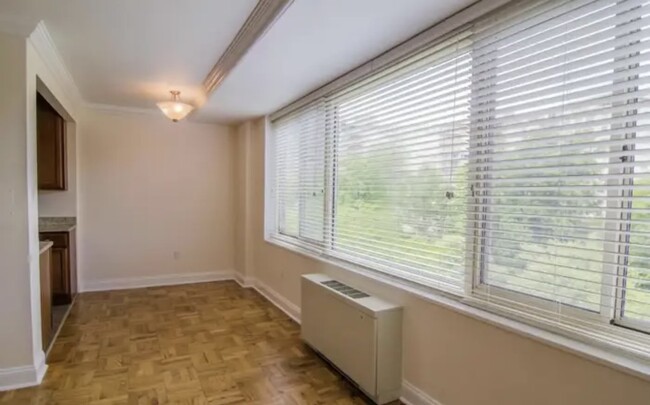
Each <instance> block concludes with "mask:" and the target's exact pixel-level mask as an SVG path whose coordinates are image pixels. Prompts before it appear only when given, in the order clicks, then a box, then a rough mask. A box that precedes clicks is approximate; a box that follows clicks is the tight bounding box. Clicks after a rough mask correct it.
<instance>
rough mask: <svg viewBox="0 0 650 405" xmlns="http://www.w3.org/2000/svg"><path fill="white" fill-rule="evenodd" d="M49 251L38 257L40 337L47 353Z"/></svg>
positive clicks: (50, 296)
mask: <svg viewBox="0 0 650 405" xmlns="http://www.w3.org/2000/svg"><path fill="white" fill-rule="evenodd" d="M50 258H51V249H48V250H46V251H45V252H43V253H41V255H40V280H41V336H42V339H43V342H42V343H43V351H47V347H48V346H49V344H50V339H51V338H52V289H51V288H50V283H51V281H50V280H51V277H50V265H51V260H50Z"/></svg>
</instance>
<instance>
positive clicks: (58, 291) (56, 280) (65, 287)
mask: <svg viewBox="0 0 650 405" xmlns="http://www.w3.org/2000/svg"><path fill="white" fill-rule="evenodd" d="M51 263H52V268H51V271H50V276H51V284H52V302H53V304H54V305H64V304H69V303H70V302H71V297H70V293H69V291H70V287H69V279H70V275H69V273H68V271H69V261H68V249H67V248H59V247H52V262H51Z"/></svg>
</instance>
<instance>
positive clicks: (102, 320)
mask: <svg viewBox="0 0 650 405" xmlns="http://www.w3.org/2000/svg"><path fill="white" fill-rule="evenodd" d="M299 335H300V327H299V325H297V324H296V323H294V322H293V321H292V320H291V319H289V318H288V317H287V316H286V315H285V314H284V313H282V312H281V311H280V310H279V309H277V308H276V307H275V306H273V304H271V303H270V302H268V301H267V300H266V299H265V298H264V297H262V296H261V295H259V294H258V293H257V292H256V291H254V290H251V289H245V288H242V287H240V286H239V285H238V284H236V283H235V282H232V281H225V282H214V283H202V284H192V285H183V286H171V287H156V288H143V289H135V290H123V291H110V292H96V293H84V294H81V295H80V296H79V297H78V298H77V301H76V303H75V305H74V307H73V309H72V311H71V313H70V316H69V317H68V319H67V320H66V323H65V325H64V326H63V329H62V330H61V333H60V335H59V337H58V339H57V340H56V342H55V343H54V346H53V348H52V350H51V352H50V355H49V358H48V363H49V369H48V372H47V375H46V376H45V379H44V381H43V383H42V384H41V385H40V386H39V387H32V388H26V389H21V390H16V391H7V392H4V393H0V404H61V405H63V404H74V405H79V404H92V405H118V404H128V405H162V404H193V405H202V404H211V405H226V404H260V405H276V404H277V405H280V404H328V405H329V404H333V405H352V404H364V403H366V402H365V401H364V399H363V398H362V397H361V396H360V395H359V394H358V393H357V392H356V391H355V390H354V389H353V388H352V387H351V385H350V384H349V383H348V382H346V381H345V380H343V378H342V377H341V376H340V375H338V374H337V373H336V371H334V370H332V369H331V368H330V367H328V366H327V365H326V364H325V362H324V361H323V360H321V359H320V358H319V357H318V356H316V354H315V353H314V352H313V351H312V350H310V349H309V348H308V347H307V346H305V345H304V344H303V343H302V342H301V341H300V338H299Z"/></svg>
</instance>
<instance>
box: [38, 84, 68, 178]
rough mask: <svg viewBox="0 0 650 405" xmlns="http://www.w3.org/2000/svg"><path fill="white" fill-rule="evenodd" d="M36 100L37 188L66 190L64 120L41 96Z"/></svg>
mask: <svg viewBox="0 0 650 405" xmlns="http://www.w3.org/2000/svg"><path fill="white" fill-rule="evenodd" d="M36 100H37V108H36V121H37V152H36V153H37V157H38V188H39V189H42V190H66V189H67V173H66V171H67V169H66V165H67V162H66V145H65V141H66V139H65V120H64V119H63V117H61V116H60V115H59V114H58V113H57V112H56V111H55V110H54V108H52V106H50V104H48V102H47V101H45V99H44V98H43V97H42V96H41V95H38V96H37V98H36Z"/></svg>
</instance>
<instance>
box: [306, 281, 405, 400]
mask: <svg viewBox="0 0 650 405" xmlns="http://www.w3.org/2000/svg"><path fill="white" fill-rule="evenodd" d="M300 314H301V315H300V318H301V327H302V339H303V340H304V341H305V342H306V343H307V344H308V345H309V346H311V347H312V348H313V349H314V350H316V351H318V352H319V353H320V354H321V355H323V356H324V357H325V358H327V359H328V360H329V361H330V362H331V363H332V364H333V365H334V366H336V368H338V369H339V370H340V371H341V372H343V373H344V374H346V375H347V377H348V378H350V379H351V380H352V381H353V382H355V383H356V384H357V386H358V387H359V388H360V389H361V390H362V391H363V392H365V393H366V395H368V396H369V397H370V398H371V399H372V400H373V401H375V402H376V403H378V404H385V403H387V402H391V401H394V400H396V399H398V398H399V396H400V389H401V385H402V308H401V307H399V306H397V305H394V304H391V303H389V302H386V301H384V300H382V299H380V298H378V297H373V296H371V295H368V294H365V293H363V292H361V291H359V290H357V289H354V288H352V287H350V286H347V285H345V284H343V283H340V282H338V281H336V280H333V279H332V278H330V277H329V276H326V275H324V274H308V275H304V276H302V307H301V312H300Z"/></svg>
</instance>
